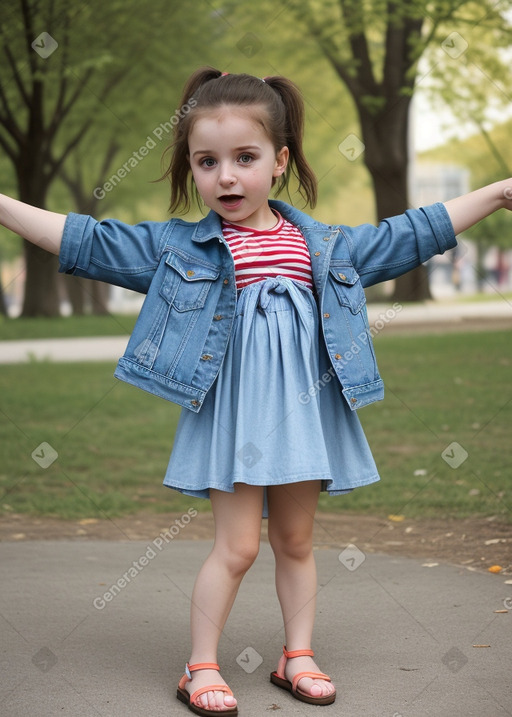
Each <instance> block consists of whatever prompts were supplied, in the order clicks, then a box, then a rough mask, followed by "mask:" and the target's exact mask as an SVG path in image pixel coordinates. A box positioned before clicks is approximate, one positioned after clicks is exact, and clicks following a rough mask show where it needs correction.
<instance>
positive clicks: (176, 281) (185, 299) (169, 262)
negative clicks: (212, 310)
mask: <svg viewBox="0 0 512 717" xmlns="http://www.w3.org/2000/svg"><path fill="white" fill-rule="evenodd" d="M165 264H166V266H165V276H164V280H163V282H162V285H161V287H160V296H162V297H163V298H164V299H165V300H166V301H167V302H168V303H169V304H171V305H172V306H173V307H174V308H175V309H176V311H193V310H194V309H202V308H203V306H204V304H205V301H206V297H207V296H208V292H209V290H210V287H211V286H212V282H213V281H215V279H217V278H218V276H219V273H220V268H218V267H215V266H213V265H206V264H202V263H199V262H198V261H197V260H196V259H194V258H193V257H184V256H181V255H180V254H176V253H174V252H170V253H169V255H168V256H167V258H166V260H165Z"/></svg>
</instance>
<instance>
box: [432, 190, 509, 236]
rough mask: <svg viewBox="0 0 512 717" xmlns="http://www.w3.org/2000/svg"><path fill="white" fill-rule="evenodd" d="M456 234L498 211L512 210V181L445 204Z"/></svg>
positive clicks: (471, 193) (465, 195)
mask: <svg viewBox="0 0 512 717" xmlns="http://www.w3.org/2000/svg"><path fill="white" fill-rule="evenodd" d="M444 206H445V207H446V210H447V211H448V214H449V215H450V219H451V222H452V224H453V229H454V232H455V234H460V233H461V232H463V231H465V230H466V229H469V227H471V226H473V224H476V223H477V222H479V221H481V220H482V219H484V218H485V217H487V216H489V214H492V213H493V212H495V211H497V210H498V209H510V210H512V179H504V180H502V181H501V182H494V184H488V185H487V186H486V187H482V188H481V189H477V190H476V191H474V192H470V193H469V194H464V195H463V196H462V197H457V199H450V200H449V201H448V202H445V203H444Z"/></svg>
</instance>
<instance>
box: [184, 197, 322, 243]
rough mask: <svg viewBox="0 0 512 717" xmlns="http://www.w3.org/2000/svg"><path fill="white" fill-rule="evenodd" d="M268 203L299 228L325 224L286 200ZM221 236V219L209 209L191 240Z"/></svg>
mask: <svg viewBox="0 0 512 717" xmlns="http://www.w3.org/2000/svg"><path fill="white" fill-rule="evenodd" d="M269 204H270V206H271V207H272V208H274V209H276V210H277V211H278V212H279V213H280V214H282V216H283V217H284V218H285V219H288V221H289V222H291V223H292V224H294V225H295V226H297V227H299V228H300V229H319V228H322V227H325V224H322V223H321V222H317V221H316V220H315V219H312V218H311V217H310V216H309V215H308V214H305V213H304V212H301V211H299V210H298V209H295V207H292V206H291V205H290V204H287V203H286V202H281V201H279V200H277V199H270V200H269ZM221 237H222V220H221V217H220V216H219V214H217V213H216V212H214V211H213V210H211V211H210V212H209V213H208V214H207V215H206V217H205V218H204V219H201V220H200V221H199V222H198V223H197V225H196V229H195V231H194V233H193V235H192V241H195V242H205V241H208V240H209V239H220V238H221Z"/></svg>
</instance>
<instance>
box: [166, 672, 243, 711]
mask: <svg viewBox="0 0 512 717" xmlns="http://www.w3.org/2000/svg"><path fill="white" fill-rule="evenodd" d="M219 669H220V668H219V666H218V665H217V664H216V663H215V662H198V663H197V664H196V665H189V664H188V662H187V665H186V667H185V674H184V675H183V677H182V678H181V680H180V681H179V684H178V692H177V693H176V697H177V698H178V699H179V700H181V702H183V703H184V704H186V705H187V707H188V708H189V710H190V711H191V712H193V713H194V714H196V715H202V716H203V717H211V715H237V714H238V708H237V707H236V706H235V707H228V708H227V709H225V710H209V709H207V708H206V707H200V706H199V705H196V704H195V702H196V700H197V698H198V697H200V696H201V695H203V694H204V693H205V692H225V693H226V694H228V695H231V696H233V693H232V692H231V690H230V689H229V687H228V686H227V685H209V686H208V687H201V688H199V689H198V690H196V691H195V692H193V693H192V694H189V692H187V690H186V689H185V685H186V684H187V682H190V680H191V679H192V675H191V673H192V672H195V671H196V670H217V671H219Z"/></svg>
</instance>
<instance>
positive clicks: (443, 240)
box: [422, 202, 457, 254]
mask: <svg viewBox="0 0 512 717" xmlns="http://www.w3.org/2000/svg"><path fill="white" fill-rule="evenodd" d="M422 211H423V212H425V214H426V216H427V219H428V221H429V223H430V226H431V227H432V231H433V233H434V237H435V239H436V241H437V245H438V247H439V252H440V253H441V254H443V253H444V252H445V251H448V249H453V248H454V247H455V246H457V239H456V237H455V232H454V231H453V224H452V221H451V219H450V215H449V214H448V211H447V209H446V207H445V206H444V204H443V203H442V202H436V203H435V204H431V205H430V206H428V207H422Z"/></svg>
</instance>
